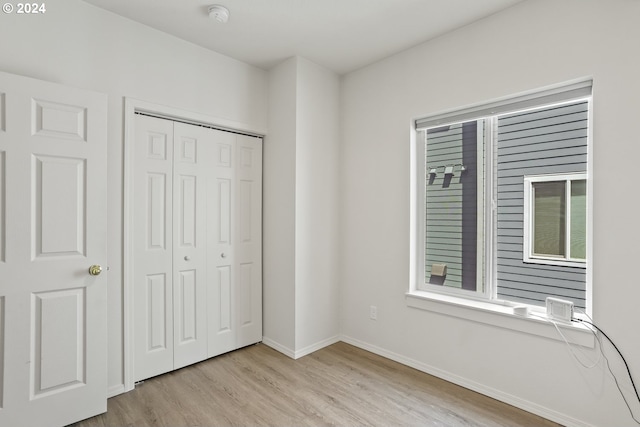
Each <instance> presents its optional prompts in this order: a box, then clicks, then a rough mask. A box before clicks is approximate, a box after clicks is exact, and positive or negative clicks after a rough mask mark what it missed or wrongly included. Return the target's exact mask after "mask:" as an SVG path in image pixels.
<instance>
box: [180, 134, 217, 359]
mask: <svg viewBox="0 0 640 427" xmlns="http://www.w3.org/2000/svg"><path fill="white" fill-rule="evenodd" d="M173 132H174V141H175V150H174V152H175V156H174V158H175V161H174V164H173V174H174V178H173V180H174V183H175V184H174V188H175V192H174V195H173V212H174V222H173V230H174V231H173V232H174V242H175V245H174V248H173V251H174V254H173V270H174V273H173V277H174V282H173V287H174V292H173V310H174V316H175V321H174V331H175V332H174V333H175V347H174V362H173V367H174V369H178V368H181V367H183V366H187V365H190V364H192V363H196V362H199V361H201V360H204V359H206V358H207V333H206V330H207V310H206V303H207V301H206V294H207V290H206V275H207V269H206V249H207V248H206V238H205V236H206V229H207V224H206V200H205V194H206V188H205V186H204V183H206V174H207V173H208V169H209V163H208V161H207V158H206V153H205V148H206V145H207V144H208V142H209V141H208V135H207V129H205V128H201V127H199V126H191V125H186V124H183V123H174V126H173Z"/></svg>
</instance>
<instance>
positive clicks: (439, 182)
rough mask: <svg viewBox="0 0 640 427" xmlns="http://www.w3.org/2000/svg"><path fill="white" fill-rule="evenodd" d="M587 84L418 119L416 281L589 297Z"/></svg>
mask: <svg viewBox="0 0 640 427" xmlns="http://www.w3.org/2000/svg"><path fill="white" fill-rule="evenodd" d="M590 94H591V82H581V83H577V84H573V85H570V86H565V87H561V88H555V89H550V90H547V91H543V92H539V93H536V94H532V95H526V96H520V97H515V98H512V99H508V100H505V101H500V102H496V103H491V104H487V105H481V106H478V107H472V108H468V109H464V110H460V111H454V112H451V113H445V114H441V115H438V116H432V117H427V118H424V119H419V120H417V121H416V129H417V130H418V138H417V146H416V150H415V153H416V160H417V162H416V170H417V174H416V176H417V181H416V185H415V188H416V198H415V200H416V206H417V211H416V215H415V217H416V224H415V228H414V232H415V233H416V235H417V239H415V241H416V242H417V243H416V257H415V259H416V260H417V261H415V275H416V276H415V277H416V288H417V289H418V290H425V291H430V292H439V293H446V294H454V295H458V296H463V297H468V298H473V299H485V300H493V301H496V302H498V301H501V302H505V301H506V302H510V303H527V304H531V305H544V303H545V299H546V297H548V296H554V297H558V298H563V299H568V300H571V301H573V302H574V304H575V305H576V306H577V307H582V308H585V307H586V305H587V274H586V272H587V268H588V261H587V258H588V256H587V254H588V245H589V241H588V236H589V231H588V221H587V218H588V212H589V206H590V205H589V200H588V197H587V195H588V191H587V189H588V187H589V181H588V145H589V106H590V102H591V101H590Z"/></svg>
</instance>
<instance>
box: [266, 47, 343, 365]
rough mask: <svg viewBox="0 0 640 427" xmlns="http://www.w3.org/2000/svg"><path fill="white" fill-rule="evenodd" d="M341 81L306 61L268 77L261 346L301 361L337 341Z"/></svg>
mask: <svg viewBox="0 0 640 427" xmlns="http://www.w3.org/2000/svg"><path fill="white" fill-rule="evenodd" d="M339 91H340V83H339V78H338V76H337V75H336V74H335V73H333V72H331V71H329V70H327V69H324V68H322V67H320V66H318V65H316V64H314V63H312V62H310V61H308V60H306V59H304V58H300V57H294V58H290V59H288V60H286V61H285V62H283V63H282V64H280V65H279V66H277V67H275V68H273V69H272V70H270V72H269V134H268V135H267V137H266V138H265V148H264V155H265V164H266V165H269V164H272V165H275V164H277V167H275V168H273V169H271V170H269V168H268V167H265V171H264V200H265V202H264V203H265V205H264V230H265V231H264V255H263V256H264V337H265V338H264V342H265V343H267V344H268V345H271V346H273V347H274V348H276V349H278V350H280V351H282V352H283V353H285V354H287V355H289V356H291V357H296V358H297V357H301V356H303V355H305V354H308V353H310V352H312V351H314V350H316V349H318V348H321V347H323V346H325V345H327V344H328V343H333V342H335V341H337V340H338V334H339V328H338V318H339V316H338V287H337V283H338V282H337V265H338V264H337V262H338V258H337V252H338V247H337V244H338V204H337V202H338V197H337V195H338V141H339Z"/></svg>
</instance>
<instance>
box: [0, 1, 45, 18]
mask: <svg viewBox="0 0 640 427" xmlns="http://www.w3.org/2000/svg"><path fill="white" fill-rule="evenodd" d="M2 11H3V12H4V13H6V14H10V13H15V14H17V15H38V14H41V13H46V12H47V6H46V3H4V4H3V5H2Z"/></svg>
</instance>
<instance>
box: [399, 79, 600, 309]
mask: <svg viewBox="0 0 640 427" xmlns="http://www.w3.org/2000/svg"><path fill="white" fill-rule="evenodd" d="M591 84H592V82H591V80H588V81H584V82H578V83H572V84H569V85H567V86H564V87H563V86H558V87H552V88H550V89H548V90H542V91H540V92H538V93H537V94H536V92H532V93H530V94H525V95H522V96H516V97H514V98H513V99H514V100H515V101H514V102H513V103H511V102H510V100H509V99H508V98H507V99H505V100H498V101H496V102H490V103H487V104H479V105H477V106H471V107H468V108H463V109H460V110H452V111H448V112H444V113H440V114H436V115H434V116H432V117H428V118H423V119H417V120H416V121H415V122H414V123H415V126H416V128H414V129H415V131H414V133H413V138H412V149H411V154H412V158H413V161H412V170H411V176H412V181H411V186H412V194H413V197H412V200H411V202H412V207H411V224H412V226H411V230H412V231H411V239H410V245H411V248H412V250H411V260H410V265H411V270H412V274H411V281H410V285H409V292H408V293H407V296H408V297H409V299H408V301H409V305H410V306H413V307H416V308H422V307H423V306H425V303H424V299H425V298H426V299H428V300H429V299H430V300H433V301H438V302H446V303H450V302H451V301H450V299H451V298H453V301H456V302H455V304H462V305H465V306H468V307H470V308H473V309H477V308H478V307H483V308H482V309H486V307H488V306H493V307H495V310H497V311H498V312H502V309H501V308H499V307H505V306H506V307H513V306H522V305H527V304H525V303H521V302H515V301H510V300H502V299H498V296H497V293H498V286H497V280H496V270H497V258H496V254H495V245H496V238H497V236H496V233H497V227H496V215H497V193H496V189H495V177H494V169H495V165H496V154H497V150H496V147H495V145H496V144H495V141H496V139H497V129H496V126H495V125H494V124H495V121H496V120H497V118H498V117H499V116H502V115H507V114H512V113H517V112H521V111H527V110H537V109H540V108H545V107H552V106H554V105H562V104H567V103H573V102H578V101H581V100H584V101H587V102H588V103H589V113H588V117H589V119H588V120H589V122H588V125H589V131H588V136H587V153H588V154H587V159H588V160H587V162H588V165H592V164H593V163H592V162H593V158H592V139H591V138H592V137H591V135H592V132H591V128H592V123H593V118H592V107H591V99H592V97H591ZM576 87H577V88H578V89H576V90H577V92H572V91H573V89H574V88H576ZM585 87H588V93H584V91H583V89H584V88H585ZM563 93H564V94H565V95H563ZM549 94H551V95H549ZM556 94H559V97H560V99H556V98H555V96H556ZM567 94H569V95H567ZM573 94H577V96H572V95H573ZM520 100H524V101H522V102H520ZM509 104H511V106H512V107H513V108H503V106H504V105H509ZM496 105H497V106H496ZM480 120H483V121H484V122H485V124H486V126H485V134H484V137H485V150H486V152H485V163H484V165H483V168H482V169H480V168H479V169H478V170H479V171H480V170H483V171H484V179H485V185H484V187H485V194H484V199H485V200H484V203H485V207H484V208H483V209H484V210H483V214H484V223H485V225H484V227H482V230H483V232H484V237H483V240H484V241H483V243H482V244H483V246H484V256H485V261H484V264H483V265H484V267H485V272H484V275H483V276H482V278H483V281H484V284H483V288H482V289H478V290H476V291H475V292H474V291H469V290H463V289H457V288H451V287H446V286H441V285H431V284H429V283H426V282H425V269H426V266H425V263H424V260H425V240H424V236H425V231H426V221H425V218H426V216H425V211H424V209H425V208H424V207H425V202H426V180H425V176H426V173H427V170H426V167H427V165H426V152H425V150H426V131H427V129H429V128H432V127H433V128H435V127H439V126H445V125H453V124H456V123H464V122H468V121H480ZM421 122H422V123H421ZM425 122H428V125H425ZM418 127H420V128H419V129H418ZM423 132H424V134H423ZM420 135H424V138H421V137H420ZM587 169H588V170H587V172H586V173H579V174H578V175H581V176H583V177H584V179H586V181H587V236H586V238H587V242H590V241H591V236H592V223H591V212H592V208H593V205H592V200H593V199H592V197H591V192H592V185H591V178H590V177H591V168H590V166H588V168H587ZM558 175H561V174H557V175H556V176H558ZM479 209H480V208H479ZM478 230H479V231H480V227H479V228H478ZM523 231H524V230H523ZM591 256H592V253H591V247H590V244H587V262H586V263H583V264H582V265H581V266H582V267H584V268H586V266H587V265H588V264H589V260H590V259H591ZM572 265H573V266H576V265H577V264H572ZM586 277H587V278H586V307H587V308H586V312H587V313H588V314H589V313H591V306H592V302H591V286H592V285H591V280H592V277H591V272H590V270H589V269H587V275H586ZM415 301H422V302H419V303H415ZM426 305H429V304H426ZM529 307H530V310H531V312H533V313H544V307H540V306H537V305H529ZM434 311H438V310H434Z"/></svg>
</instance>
